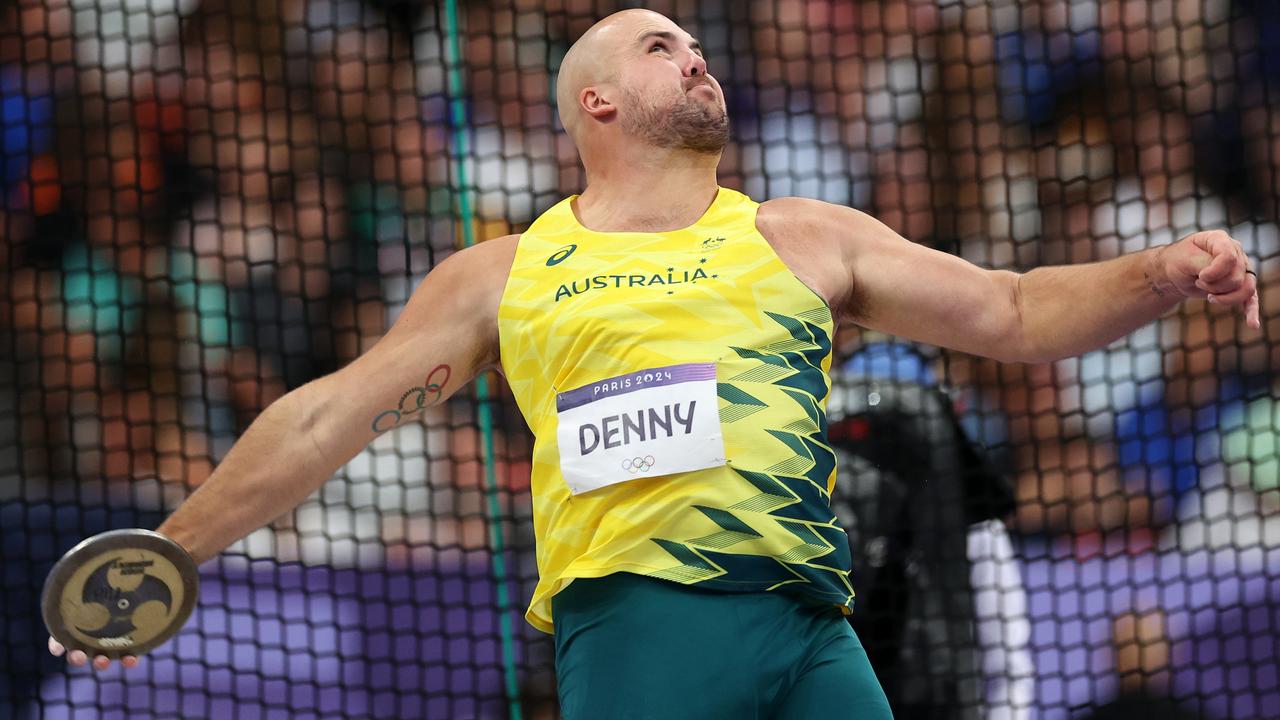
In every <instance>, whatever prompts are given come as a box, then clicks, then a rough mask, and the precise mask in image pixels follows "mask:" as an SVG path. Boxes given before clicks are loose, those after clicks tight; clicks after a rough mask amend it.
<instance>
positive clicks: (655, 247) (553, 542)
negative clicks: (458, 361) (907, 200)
mask: <svg viewBox="0 0 1280 720" xmlns="http://www.w3.org/2000/svg"><path fill="white" fill-rule="evenodd" d="M572 199H573V198H569V199H566V200H564V201H562V202H560V203H559V204H557V205H556V206H554V207H552V208H551V209H550V210H548V211H547V212H546V213H545V214H543V215H542V216H541V217H539V218H538V220H537V221H536V222H534V223H533V225H532V226H531V227H530V228H529V230H528V231H526V232H525V233H524V234H523V235H522V236H521V237H520V241H519V246H518V248H517V250H516V256H515V262H514V264H513V266H512V268H511V276H510V279H509V280H508V282H507V286H506V289H505V291H504V293H503V297H502V303H501V307H500V308H499V311H498V329H499V335H500V347H501V353H502V368H503V371H504V373H505V374H506V377H507V380H508V382H509V383H510V385H511V388H512V390H513V392H514V394H515V399H516V401H517V403H518V404H519V406H520V410H521V412H522V413H523V414H524V417H525V420H526V421H527V422H528V424H529V427H530V428H531V429H532V430H533V432H534V434H535V435H536V437H537V439H536V441H535V443H534V448H533V476H532V489H533V506H534V507H533V510H534V513H533V517H534V531H535V535H536V541H537V560H538V571H539V575H540V578H539V582H538V586H537V589H536V590H535V592H534V595H533V600H532V602H531V604H530V606H529V610H528V613H527V618H528V620H529V622H530V623H532V624H533V625H534V626H535V627H537V628H539V629H540V630H544V631H546V632H551V629H552V619H551V597H552V596H553V595H555V594H556V593H557V592H559V591H560V590H561V589H562V588H564V587H565V586H566V585H567V584H568V583H569V582H570V581H571V580H572V579H573V578H589V577H600V576H604V575H608V574H610V573H613V572H619V571H625V572H631V573H637V574H640V575H646V576H649V577H654V578H662V579H666V580H670V581H674V582H678V583H683V584H688V585H697V586H698V587H703V588H709V589H715V590H725V591H764V590H781V591H786V592H795V593H799V594H802V595H804V596H807V597H808V598H811V599H813V600H815V601H817V602H820V603H828V604H832V605H837V606H840V607H842V608H844V609H845V610H846V611H848V609H849V608H851V607H852V603H853V590H852V588H851V586H850V584H849V567H850V555H849V544H848V539H847V537H846V535H845V532H844V530H843V529H841V527H840V525H839V524H838V523H837V522H836V519H835V517H834V515H833V514H832V512H831V509H830V493H831V490H832V488H833V486H834V483H835V455H834V453H833V452H832V450H831V448H830V447H829V446H828V445H827V442H826V434H827V419H826V411H825V401H826V397H827V393H828V391H829V390H830V380H829V377H828V375H827V372H828V370H829V369H830V365H831V339H832V336H833V333H834V323H833V321H832V317H831V311H830V309H829V308H828V307H827V305H826V303H825V302H823V300H822V299H821V298H820V297H818V296H817V295H816V294H815V293H814V292H813V291H812V290H810V289H809V288H808V287H807V286H805V285H804V284H803V283H801V282H800V280H799V279H798V278H796V276H795V275H794V274H792V273H791V271H790V270H789V269H788V268H787V267H786V265H784V264H783V262H782V261H781V259H779V258H778V256H777V254H776V253H775V252H774V251H773V248H772V247H771V246H770V245H769V243H768V242H767V241H766V240H765V239H764V237H762V236H761V235H760V233H759V231H757V230H756V225H755V218H756V208H757V207H758V204H757V203H755V202H754V201H752V200H751V199H750V198H748V197H746V196H745V195H742V194H741V193H737V192H734V191H732V190H728V189H725V188H721V189H720V190H719V193H718V194H717V196H716V199H715V201H714V202H713V203H712V205H711V207H710V208H709V209H708V210H707V212H706V213H705V214H704V215H703V217H702V218H701V219H699V220H698V221H697V222H696V223H695V224H693V225H692V226H690V227H687V228H684V229H681V230H675V231H671V232H662V233H631V232H625V233H624V232H613V233H603V232H593V231H591V230H587V229H586V228H584V227H582V225H581V224H579V223H578V221H577V219H576V218H575V217H574V214H573V211H572V209H571V206H570V202H571V201H572ZM710 363H714V371H712V370H711V367H712V366H711V365H709V364H710ZM695 364H696V368H695V369H694V370H690V371H688V373H686V374H687V375H688V376H689V377H691V378H693V377H695V376H696V375H697V372H698V370H697V368H703V372H704V374H703V375H702V376H700V377H702V378H703V379H702V381H701V382H702V383H703V384H702V386H701V387H702V388H703V389H705V391H706V393H707V395H705V396H704V397H710V398H713V401H715V402H716V404H717V405H718V416H719V417H718V423H719V429H720V433H721V434H722V435H723V457H722V458H721V459H720V460H721V462H720V463H718V464H717V465H716V466H714V467H709V468H705V469H698V470H693V471H687V472H679V473H676V474H666V475H660V476H656V477H654V476H651V475H650V476H646V473H655V472H658V471H659V470H658V469H650V468H651V466H652V465H653V464H654V463H655V460H654V454H653V453H649V454H648V455H645V454H644V453H637V454H636V457H635V458H630V457H627V458H625V459H623V460H622V463H621V468H617V467H615V465H617V463H614V464H612V465H609V468H610V471H609V473H606V474H609V475H617V476H619V477H622V478H624V479H622V480H617V479H611V480H608V482H611V483H613V484H608V485H605V486H602V487H597V488H594V489H588V490H585V491H584V490H582V489H581V485H577V486H575V488H574V490H576V492H575V491H574V490H571V489H570V486H569V484H568V482H567V481H566V475H565V473H564V472H562V466H561V460H562V458H561V447H560V443H561V442H562V441H563V439H564V438H566V437H568V438H573V441H572V442H573V443H574V444H576V443H578V442H579V441H580V442H581V447H573V448H569V449H566V453H569V452H570V451H572V453H574V454H584V453H586V455H585V456H586V457H588V458H589V459H590V460H591V461H592V462H595V461H596V459H597V458H599V457H600V456H601V455H602V453H604V452H605V450H604V448H605V447H606V446H608V447H610V448H618V447H619V445H620V443H624V442H632V441H637V440H645V439H646V437H645V436H646V434H647V435H648V436H649V437H648V439H649V440H651V441H652V442H654V443H659V444H660V443H665V442H673V441H672V440H669V439H668V438H669V437H671V436H673V435H679V434H680V432H681V429H682V428H683V427H685V426H682V425H681V421H682V417H681V413H682V412H686V413H689V414H691V413H692V407H691V404H690V403H689V402H686V400H687V398H686V396H684V395H681V393H685V392H686V391H687V390H688V389H690V388H694V387H695V384H686V385H670V386H667V387H664V388H659V389H657V390H653V391H651V392H658V393H666V395H664V397H667V398H668V399H671V398H674V400H672V401H671V402H670V403H668V405H664V406H661V407H655V408H647V409H646V408H643V407H639V406H637V408H638V409H637V410H636V411H635V417H636V418H638V419H637V420H634V422H633V419H632V417H631V413H630V411H628V412H627V413H623V414H622V415H621V416H619V415H617V414H615V415H613V416H610V417H607V418H604V420H603V423H602V424H598V425H592V426H591V427H587V425H591V423H584V424H583V427H581V428H576V427H575V428H570V427H568V425H567V424H566V427H565V428H561V427H560V424H561V418H562V417H564V418H568V417H570V415H567V414H566V413H569V412H586V411H585V410H576V411H574V410H570V409H569V407H570V405H572V404H573V403H572V402H569V401H568V400H569V399H571V398H574V397H579V398H582V401H583V402H587V401H591V400H594V399H595V397H600V398H603V397H605V395H610V394H611V393H615V394H616V393H619V392H628V391H629V384H630V382H631V380H632V379H634V380H635V381H636V382H637V383H641V382H643V381H644V380H645V379H646V378H651V377H661V376H663V373H664V372H667V371H665V370H663V369H664V368H670V367H673V366H676V367H684V366H689V367H694V365H695ZM655 370H656V372H655ZM679 372H683V371H678V372H677V375H679ZM666 376H667V377H671V376H670V374H669V372H668V374H667V375H666ZM610 379H612V380H610ZM606 380H609V382H607V383H606V382H603V381H606ZM677 381H678V378H677V380H673V381H671V382H677ZM606 386H607V387H606ZM620 386H621V387H622V389H619V387H620ZM602 387H603V388H605V390H604V391H602ZM646 387H647V386H646ZM610 388H612V389H610ZM574 391H576V392H574ZM592 393H596V395H595V396H592V397H588V396H591V395H592ZM629 397H639V396H638V395H616V396H613V397H611V398H610V399H609V400H608V402H621V403H626V402H627V401H628V400H627V398H629ZM688 397H692V396H688ZM604 402H605V401H603V400H602V401H601V403H599V406H603V405H604ZM682 403H683V404H682ZM672 406H674V407H675V414H674V416H673V415H672V414H671V407H672ZM645 413H648V414H647V415H646V414H645ZM664 413H665V414H664ZM619 417H621V418H622V419H619ZM711 417H712V418H713V420H712V423H713V424H714V423H715V420H714V418H715V416H714V415H712V416H711ZM673 418H674V420H673ZM575 422H577V421H576V420H575ZM562 430H563V431H566V432H568V433H569V434H568V435H565V434H563V433H561V431H562ZM558 433H560V435H559V437H558ZM575 433H576V434H575ZM699 442H702V441H699ZM705 442H706V443H709V445H707V447H711V446H714V447H716V448H719V445H718V442H719V441H718V440H715V439H709V440H706V441H705ZM659 447H663V446H661V445H659ZM610 452H626V449H625V447H624V448H623V449H621V450H616V449H615V450H610ZM657 454H658V456H659V460H658V461H656V462H657V464H658V465H659V466H660V465H661V462H664V461H668V460H669V461H678V460H680V459H681V458H680V457H674V456H675V455H681V456H682V457H683V455H682V454H681V453H672V454H671V455H673V457H670V458H663V457H661V456H662V453H661V452H659V453H657ZM624 471H625V472H624ZM629 473H630V474H635V475H636V477H634V479H632V478H631V475H630V474H629ZM602 481H604V479H603V476H602ZM588 482H589V480H588Z"/></svg>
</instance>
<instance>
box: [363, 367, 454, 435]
mask: <svg viewBox="0 0 1280 720" xmlns="http://www.w3.org/2000/svg"><path fill="white" fill-rule="evenodd" d="M441 375H443V377H441ZM451 377H453V370H452V369H451V368H450V367H449V366H448V365H437V366H435V367H433V368H431V372H429V373H427V379H426V380H423V381H422V384H421V385H416V386H414V387H411V388H409V390H408V391H407V392H406V393H405V394H403V395H401V396H400V402H399V403H397V404H396V406H395V407H394V408H392V409H390V410H383V411H382V412H380V413H378V414H377V415H376V416H374V418H373V431H374V432H375V433H383V432H386V431H388V430H391V429H392V428H396V427H399V426H400V424H401V423H402V422H404V421H405V420H406V419H408V418H410V417H411V416H413V415H417V414H418V413H420V412H422V411H423V410H425V409H426V408H429V407H431V406H432V405H435V404H436V403H438V402H440V401H441V400H442V399H443V398H444V388H445V386H446V385H448V384H449V378H451Z"/></svg>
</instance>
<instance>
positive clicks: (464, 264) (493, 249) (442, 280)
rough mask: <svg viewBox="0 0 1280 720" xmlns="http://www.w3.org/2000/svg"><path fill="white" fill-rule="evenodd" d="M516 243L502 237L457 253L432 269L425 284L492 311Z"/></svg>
mask: <svg viewBox="0 0 1280 720" xmlns="http://www.w3.org/2000/svg"><path fill="white" fill-rule="evenodd" d="M519 241H520V236H519V235H504V236H502V237H497V238H493V239H492V240H485V241H484V242H481V243H477V244H475V245H472V246H471V247H469V248H465V249H462V250H459V251H457V252H455V253H453V254H452V255H450V256H449V257H447V258H445V259H444V260H442V261H441V262H440V263H439V264H438V265H436V267H435V269H433V270H432V271H431V273H430V275H428V280H429V281H430V282H431V283H433V284H434V285H438V286H442V287H446V288H447V289H448V290H450V291H451V292H452V293H454V294H456V295H457V296H459V297H466V298H470V299H471V300H472V301H474V302H475V303H477V304H478V305H479V306H487V305H490V304H494V305H495V307H496V302H494V303H491V302H490V300H494V301H496V299H497V298H499V297H501V295H502V290H503V288H504V287H506V284H507V277H508V276H509V275H510V273H511V264H512V263H513V262H514V260H515V254H516V245H517V244H518V243H519Z"/></svg>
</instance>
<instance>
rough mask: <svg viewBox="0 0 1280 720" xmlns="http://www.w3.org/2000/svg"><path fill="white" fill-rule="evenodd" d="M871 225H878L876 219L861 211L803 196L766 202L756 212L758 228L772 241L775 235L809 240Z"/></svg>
mask: <svg viewBox="0 0 1280 720" xmlns="http://www.w3.org/2000/svg"><path fill="white" fill-rule="evenodd" d="M870 222H874V218H872V217H871V216H870V215H867V214H866V213H864V212H861V211H859V210H855V209H853V208H850V207H845V206H844V205H836V204H834V203H829V202H824V201H822V200H813V199H810V198H802V197H782V198H774V199H772V200H766V201H764V202H762V203H760V208H759V209H758V210H757V211H756V228H757V229H759V230H760V232H761V233H763V234H764V235H765V237H767V238H769V239H771V240H772V239H773V237H771V236H778V237H787V236H789V235H798V236H801V237H807V236H810V235H811V233H813V232H815V231H817V232H821V231H823V230H832V229H836V228H840V229H845V230H849V229H856V227H857V226H858V225H860V224H865V223H870Z"/></svg>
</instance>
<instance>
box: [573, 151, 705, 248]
mask: <svg viewBox="0 0 1280 720" xmlns="http://www.w3.org/2000/svg"><path fill="white" fill-rule="evenodd" d="M719 161H720V157H719V155H700V154H696V153H689V152H687V151H684V152H676V151H670V150H667V151H664V150H659V149H650V151H649V152H648V154H647V155H646V156H645V157H643V158H635V159H627V158H609V159H608V160H606V161H605V162H603V163H601V164H600V165H599V166H598V167H593V168H589V169H588V172H587V188H586V189H585V190H583V192H582V195H581V196H579V197H578V199H577V201H576V202H575V206H574V212H575V213H576V214H577V217H578V222H580V223H582V225H583V226H584V227H586V228H587V229H590V230H595V231H598V232H665V231H669V230H679V229H680V228H684V227H688V226H690V225H692V224H694V223H695V222H697V221H698V218H700V217H702V215H703V213H705V212H706V211H707V208H709V207H710V206H711V203H712V202H713V201H714V200H715V197H716V192H717V190H718V186H717V184H716V166H717V165H718V164H719Z"/></svg>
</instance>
